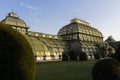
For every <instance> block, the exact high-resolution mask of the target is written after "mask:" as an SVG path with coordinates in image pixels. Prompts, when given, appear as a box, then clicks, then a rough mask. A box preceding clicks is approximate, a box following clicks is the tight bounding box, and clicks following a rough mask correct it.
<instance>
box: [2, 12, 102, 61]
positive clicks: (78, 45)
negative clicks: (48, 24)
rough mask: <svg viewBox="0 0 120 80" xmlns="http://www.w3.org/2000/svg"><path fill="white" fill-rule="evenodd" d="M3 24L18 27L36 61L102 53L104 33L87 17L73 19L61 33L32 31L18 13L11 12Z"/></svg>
mask: <svg viewBox="0 0 120 80" xmlns="http://www.w3.org/2000/svg"><path fill="white" fill-rule="evenodd" d="M1 22H2V23H5V24H8V25H10V26H11V27H12V28H14V29H15V30H18V31H19V32H20V33H21V34H22V35H23V36H24V37H25V38H26V39H27V40H28V42H29V43H30V45H31V47H32V50H33V52H34V56H35V58H36V61H58V60H93V59H95V58H97V56H98V55H100V56H101V54H100V51H101V50H100V47H99V46H100V45H101V44H102V43H103V35H102V33H101V32H100V31H99V30H97V29H96V28H94V27H92V26H90V24H89V23H88V22H86V21H84V20H80V19H77V18H75V19H72V20H71V22H70V23H69V24H67V25H66V26H63V27H62V28H61V29H60V30H59V31H58V34H56V35H52V34H45V33H41V32H33V31H29V30H28V29H29V27H28V26H27V24H26V23H25V22H24V21H23V20H22V19H20V18H19V17H18V16H17V14H16V13H14V12H10V13H9V14H8V15H7V17H5V19H3V20H2V21H1Z"/></svg>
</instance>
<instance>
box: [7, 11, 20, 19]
mask: <svg viewBox="0 0 120 80" xmlns="http://www.w3.org/2000/svg"><path fill="white" fill-rule="evenodd" d="M8 16H11V17H18V16H17V14H16V13H14V12H13V10H12V12H10V13H9V14H8Z"/></svg>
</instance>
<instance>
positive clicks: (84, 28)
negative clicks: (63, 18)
mask: <svg viewBox="0 0 120 80" xmlns="http://www.w3.org/2000/svg"><path fill="white" fill-rule="evenodd" d="M74 33H82V34H88V35H93V36H98V37H103V35H102V33H101V32H100V31H99V30H97V29H96V28H93V27H91V26H90V25H89V23H88V22H86V21H83V20H80V19H77V18H75V19H73V20H71V23H70V24H68V25H66V26H64V27H62V28H61V29H60V30H59V32H58V35H66V34H74Z"/></svg>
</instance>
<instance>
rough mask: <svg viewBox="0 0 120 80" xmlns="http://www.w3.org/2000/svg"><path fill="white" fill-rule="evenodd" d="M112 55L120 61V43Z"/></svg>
mask: <svg viewBox="0 0 120 80" xmlns="http://www.w3.org/2000/svg"><path fill="white" fill-rule="evenodd" d="M111 57H112V58H114V59H116V60H118V61H119V62H120V44H119V46H118V48H117V49H116V52H115V54H113V55H111Z"/></svg>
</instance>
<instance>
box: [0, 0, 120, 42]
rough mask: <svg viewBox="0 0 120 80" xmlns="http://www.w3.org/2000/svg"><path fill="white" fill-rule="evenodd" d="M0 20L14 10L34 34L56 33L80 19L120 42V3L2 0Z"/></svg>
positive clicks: (111, 0)
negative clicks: (71, 21)
mask: <svg viewBox="0 0 120 80" xmlns="http://www.w3.org/2000/svg"><path fill="white" fill-rule="evenodd" d="M0 3H1V4H0V20H2V19H4V18H5V17H6V16H7V14H8V13H9V12H11V11H14V12H15V13H17V14H18V16H19V17H20V18H21V19H23V20H24V21H25V22H26V23H27V25H28V26H30V30H31V31H36V32H42V33H48V34H55V35H56V34H57V32H58V31H59V29H60V28H62V27H63V26H64V25H67V24H69V23H70V20H71V19H73V18H75V17H77V18H80V19H83V20H85V21H87V22H89V23H90V25H91V26H93V27H95V28H97V29H98V30H99V31H101V32H102V33H103V35H104V39H106V38H107V37H108V36H110V35H111V36H113V38H114V39H115V40H120V0H14V1H11V0H0Z"/></svg>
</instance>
